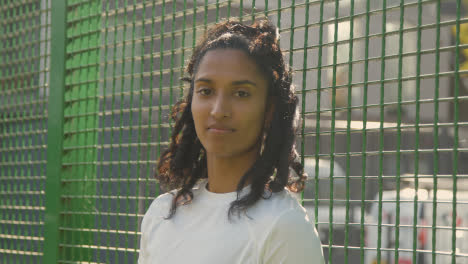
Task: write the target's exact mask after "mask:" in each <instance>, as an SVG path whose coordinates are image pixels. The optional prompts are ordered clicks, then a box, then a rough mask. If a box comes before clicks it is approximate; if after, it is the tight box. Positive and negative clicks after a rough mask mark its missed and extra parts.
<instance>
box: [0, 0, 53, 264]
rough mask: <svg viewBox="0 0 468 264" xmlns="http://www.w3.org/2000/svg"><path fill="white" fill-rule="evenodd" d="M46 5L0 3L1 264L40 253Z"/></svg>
mask: <svg viewBox="0 0 468 264" xmlns="http://www.w3.org/2000/svg"><path fill="white" fill-rule="evenodd" d="M49 6H50V4H49V2H48V1H34V0H30V1H9V0H2V1H0V263H38V262H40V260H41V256H42V255H43V249H44V243H43V241H44V236H43V228H44V184H45V178H46V144H47V118H48V114H47V107H48V98H47V97H48V90H47V86H48V77H49V70H48V68H49V67H50V64H49V62H48V57H49V56H50V49H49V47H50V7H49Z"/></svg>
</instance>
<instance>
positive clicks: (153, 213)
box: [138, 193, 172, 264]
mask: <svg viewBox="0 0 468 264" xmlns="http://www.w3.org/2000/svg"><path fill="white" fill-rule="evenodd" d="M170 194H171V193H165V194H162V195H160V196H158V197H157V198H156V199H154V200H153V202H152V203H151V205H150V207H149V208H148V210H147V211H146V213H145V215H144V216H143V220H142V221H141V238H140V253H139V254H138V264H146V263H150V262H149V259H148V255H149V249H148V245H149V242H151V241H148V233H149V232H150V230H151V228H152V226H154V225H156V224H157V223H158V222H160V221H161V220H162V219H163V213H162V212H167V210H168V204H169V203H170V202H171V201H172V195H170ZM164 210H165V211H164Z"/></svg>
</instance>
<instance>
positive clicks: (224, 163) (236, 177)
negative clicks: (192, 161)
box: [207, 148, 259, 193]
mask: <svg viewBox="0 0 468 264" xmlns="http://www.w3.org/2000/svg"><path fill="white" fill-rule="evenodd" d="M258 152H259V151H258V149H257V148H255V149H253V150H251V151H249V152H246V153H243V154H242V155H236V156H230V157H220V156H218V155H216V154H213V153H207V169H208V183H209V190H210V192H215V193H228V192H235V191H236V189H237V184H238V183H239V181H240V179H241V178H242V176H244V174H245V173H246V172H247V170H249V169H250V168H251V167H252V165H253V164H254V163H255V161H256V160H257V158H258ZM249 184H250V179H249V180H247V182H246V184H245V186H246V185H249Z"/></svg>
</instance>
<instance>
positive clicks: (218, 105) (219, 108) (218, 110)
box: [211, 95, 231, 119]
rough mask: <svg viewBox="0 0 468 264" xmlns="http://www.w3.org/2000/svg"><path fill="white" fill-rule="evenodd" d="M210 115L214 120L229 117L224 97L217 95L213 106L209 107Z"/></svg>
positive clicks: (229, 110)
mask: <svg viewBox="0 0 468 264" xmlns="http://www.w3.org/2000/svg"><path fill="white" fill-rule="evenodd" d="M211 115H212V116H213V117H214V118H216V119H221V118H225V117H230V116H231V107H230V103H229V100H228V99H227V98H226V96H224V95H218V96H216V98H214V100H213V105H212V107H211Z"/></svg>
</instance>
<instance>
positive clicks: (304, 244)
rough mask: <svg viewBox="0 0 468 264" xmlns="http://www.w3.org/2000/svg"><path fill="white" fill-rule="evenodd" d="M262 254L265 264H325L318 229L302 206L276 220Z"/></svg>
mask: <svg viewBox="0 0 468 264" xmlns="http://www.w3.org/2000/svg"><path fill="white" fill-rule="evenodd" d="M261 254H262V255H261V258H262V263H264V264H302V263H304V264H305V263H307V264H325V260H324V258H323V251H322V245H321V243H320V239H319V236H318V233H317V230H316V229H315V226H314V225H313V224H312V223H311V222H310V221H309V219H308V217H307V214H306V213H305V212H303V211H301V210H298V209H291V210H288V211H286V212H284V213H283V214H282V215H280V216H279V217H278V218H277V219H276V221H275V222H274V223H273V225H272V228H271V230H270V232H269V234H268V236H267V237H266V239H265V242H264V245H263V246H262V249H261Z"/></svg>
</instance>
